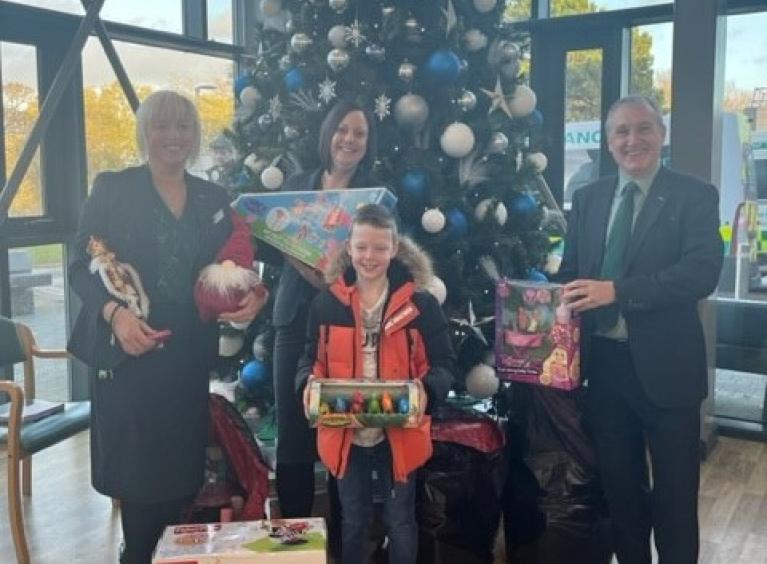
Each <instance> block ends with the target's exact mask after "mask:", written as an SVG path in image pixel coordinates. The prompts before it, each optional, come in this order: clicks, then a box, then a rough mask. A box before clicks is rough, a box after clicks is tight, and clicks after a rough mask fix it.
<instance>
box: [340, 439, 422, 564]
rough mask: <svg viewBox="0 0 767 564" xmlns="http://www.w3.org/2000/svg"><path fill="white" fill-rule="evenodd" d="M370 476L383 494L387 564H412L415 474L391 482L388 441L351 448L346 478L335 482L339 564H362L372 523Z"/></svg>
mask: <svg viewBox="0 0 767 564" xmlns="http://www.w3.org/2000/svg"><path fill="white" fill-rule="evenodd" d="M373 472H375V473H376V475H377V477H378V484H377V486H376V490H377V491H381V492H384V493H385V495H383V496H382V497H383V498H384V502H383V503H384V515H383V519H384V524H385V526H386V530H387V537H388V538H389V547H388V551H389V564H415V561H416V553H417V552H418V525H417V524H416V521H415V472H411V473H410V475H409V476H408V478H407V481H406V482H394V481H393V480H392V459H391V449H390V448H389V441H387V440H384V441H382V442H380V443H379V444H377V445H375V446H373V447H358V446H355V445H352V447H351V451H350V453H349V460H348V463H347V466H346V474H345V475H344V477H343V478H341V479H339V480H338V496H339V498H340V499H341V514H342V519H343V526H342V527H341V536H342V542H341V563H342V564H363V563H364V562H366V561H367V554H366V552H365V547H366V545H367V540H368V536H369V534H370V526H371V524H372V522H373Z"/></svg>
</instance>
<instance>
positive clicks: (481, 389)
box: [466, 364, 500, 399]
mask: <svg viewBox="0 0 767 564" xmlns="http://www.w3.org/2000/svg"><path fill="white" fill-rule="evenodd" d="M499 385H500V381H499V380H498V376H496V375H495V369H494V368H493V367H492V366H488V365H487V364H477V365H476V366H475V367H474V368H472V369H471V370H469V373H468V374H467V375H466V391H467V392H469V393H470V394H471V395H472V396H474V397H475V398H477V399H487V398H489V397H492V396H493V395H495V393H496V392H497V391H498V386H499Z"/></svg>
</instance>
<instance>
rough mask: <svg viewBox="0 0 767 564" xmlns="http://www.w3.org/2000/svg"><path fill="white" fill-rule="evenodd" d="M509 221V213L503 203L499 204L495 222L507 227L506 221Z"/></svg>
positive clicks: (496, 209)
mask: <svg viewBox="0 0 767 564" xmlns="http://www.w3.org/2000/svg"><path fill="white" fill-rule="evenodd" d="M507 219H509V211H508V210H507V209H506V206H505V205H504V203H503V202H499V203H498V205H497V206H496V208H495V220H496V221H497V222H498V225H506V220H507Z"/></svg>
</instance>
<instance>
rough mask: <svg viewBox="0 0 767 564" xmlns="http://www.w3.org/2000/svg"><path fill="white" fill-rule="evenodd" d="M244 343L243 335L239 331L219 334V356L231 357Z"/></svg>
mask: <svg viewBox="0 0 767 564" xmlns="http://www.w3.org/2000/svg"><path fill="white" fill-rule="evenodd" d="M244 342H245V337H244V335H243V334H242V333H241V332H239V331H228V332H226V333H221V335H220V336H219V337H218V354H219V356H224V357H227V358H228V357H232V356H234V355H236V354H237V353H238V352H240V349H242V345H243V344H244Z"/></svg>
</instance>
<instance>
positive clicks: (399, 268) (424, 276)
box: [324, 235, 434, 290]
mask: <svg viewBox="0 0 767 564" xmlns="http://www.w3.org/2000/svg"><path fill="white" fill-rule="evenodd" d="M341 275H343V277H344V282H346V284H347V285H351V284H353V283H354V280H355V279H356V274H355V272H354V269H353V268H352V261H351V257H350V256H349V253H348V252H347V251H346V247H344V249H343V250H342V251H341V252H340V253H339V254H338V256H336V258H335V260H333V261H332V262H331V263H330V265H329V266H328V267H327V268H326V269H325V272H324V276H325V282H327V283H328V284H333V283H334V282H335V281H336V280H337V279H338V277H339V276H341ZM403 275H404V276H403ZM433 276H434V267H433V266H432V261H431V257H430V256H429V255H428V254H427V253H426V251H424V250H423V249H422V248H421V247H420V246H419V245H418V244H417V243H416V242H415V241H413V240H412V239H411V238H409V237H405V236H403V235H400V236H399V248H398V249H397V255H396V256H395V257H394V260H392V262H391V264H390V265H389V280H390V281H391V282H392V286H393V287H394V288H396V287H397V286H399V285H400V284H402V283H403V282H405V281H407V279H408V278H409V279H412V280H413V282H414V283H415V286H416V289H419V290H421V289H424V288H426V285H427V284H428V283H429V281H431V279H432V278H433ZM402 278H405V279H404V280H403V279H402Z"/></svg>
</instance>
